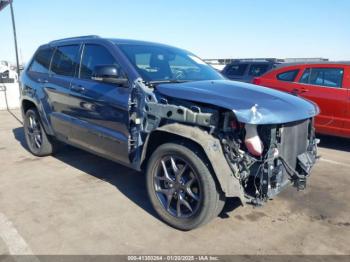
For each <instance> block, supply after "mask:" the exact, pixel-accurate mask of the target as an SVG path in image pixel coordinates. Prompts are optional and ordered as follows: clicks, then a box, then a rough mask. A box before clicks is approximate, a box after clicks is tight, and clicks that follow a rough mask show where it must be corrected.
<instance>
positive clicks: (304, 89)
mask: <svg viewBox="0 0 350 262" xmlns="http://www.w3.org/2000/svg"><path fill="white" fill-rule="evenodd" d="M308 91H309V89H306V88H304V87H302V88H301V89H300V93H305V92H308Z"/></svg>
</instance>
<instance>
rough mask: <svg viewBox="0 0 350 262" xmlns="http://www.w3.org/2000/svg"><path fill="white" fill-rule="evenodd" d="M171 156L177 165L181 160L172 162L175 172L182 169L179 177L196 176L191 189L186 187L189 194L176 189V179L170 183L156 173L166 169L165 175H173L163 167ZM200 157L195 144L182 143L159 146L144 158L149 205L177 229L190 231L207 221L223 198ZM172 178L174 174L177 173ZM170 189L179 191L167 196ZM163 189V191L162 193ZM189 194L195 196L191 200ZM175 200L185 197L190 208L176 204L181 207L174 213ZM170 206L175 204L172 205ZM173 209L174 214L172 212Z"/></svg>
mask: <svg viewBox="0 0 350 262" xmlns="http://www.w3.org/2000/svg"><path fill="white" fill-rule="evenodd" d="M172 158H174V159H175V160H176V161H180V165H181V162H182V163H183V164H182V167H179V165H178V163H179V162H176V164H175V166H176V165H178V166H177V170H178V173H181V172H182V175H181V176H182V177H183V179H185V178H186V177H184V176H190V177H192V178H191V181H192V179H193V178H194V177H196V178H197V180H194V181H198V182H194V183H193V184H194V188H192V189H190V193H191V194H188V193H187V191H186V190H180V189H179V186H181V185H179V183H178V185H175V184H176V183H177V182H176V181H177V178H173V179H174V180H173V182H174V184H172V183H171V182H170V183H169V182H168V180H167V179H165V178H164V177H165V175H164V177H163V176H159V175H158V174H159V173H161V172H163V173H164V174H165V171H164V168H165V170H167V172H168V175H169V174H170V173H173V174H176V173H175V172H173V171H174V169H173V166H172V165H171V166H170V168H169V169H168V167H167V166H166V161H170V160H167V159H172ZM202 159H205V158H204V156H203V154H202V152H201V151H200V150H198V148H197V147H196V146H193V145H187V146H185V145H183V144H176V143H167V144H163V145H161V146H159V147H158V148H157V149H156V150H155V151H154V153H153V154H152V156H151V157H150V159H149V161H148V165H147V171H146V180H147V181H146V183H147V190H148V195H149V198H150V201H151V203H152V206H153V208H154V209H155V211H156V212H157V214H158V215H159V216H160V218H161V219H162V220H163V221H164V222H166V223H167V224H169V225H171V226H172V227H175V228H177V229H180V230H191V229H194V228H197V227H199V226H201V225H204V224H206V223H208V222H209V221H210V220H212V219H213V218H214V217H216V216H217V215H218V214H219V213H220V212H221V210H222V208H223V205H224V203H225V200H224V198H223V197H222V194H221V193H220V190H219V188H218V185H217V184H216V182H215V180H214V177H213V174H212V173H211V171H210V168H208V166H207V164H206V163H205V162H204V161H203V160H202ZM170 162H171V161H170ZM173 162H175V161H173ZM173 162H171V164H172V163H173ZM164 166H165V167H164ZM168 166H169V165H168ZM185 167H187V168H188V170H187V171H182V170H184V169H185ZM185 172H187V173H185ZM169 176H170V175H169ZM173 177H177V175H175V176H173ZM160 180H163V182H162V183H163V184H162V185H160V184H159V183H160V182H157V181H160ZM166 183H168V184H166ZM181 183H182V185H187V184H188V183H187V182H186V183H185V182H181ZM169 184H171V185H169ZM187 187H188V186H187ZM187 187H186V189H187ZM170 190H175V191H176V190H179V192H178V194H177V195H175V197H168V196H169V195H171V194H168V192H169V191H170ZM192 190H195V191H194V192H196V194H194V192H193V191H192ZM180 191H181V192H180ZM163 192H167V193H166V194H165V193H163ZM174 194H175V193H174ZM180 194H181V197H180ZM192 195H195V196H196V198H193V199H192V197H191V196H192ZM162 196H163V197H162ZM220 196H221V197H220ZM169 199H171V200H170V201H169ZM179 199H181V201H183V200H184V199H185V200H186V202H187V203H188V204H190V208H191V210H190V209H189V208H187V207H188V205H182V206H181V205H180V210H181V207H182V210H181V211H180V216H179V213H178V206H177V204H178V202H179ZM196 199H198V202H196V201H197V200H196ZM181 201H180V202H181ZM165 202H166V203H165ZM174 206H176V208H175V207H174ZM173 207H174V208H173ZM174 209H175V211H174ZM182 211H184V213H186V211H187V213H188V214H181V213H182ZM191 211H192V213H191ZM175 212H176V214H174V213H175Z"/></svg>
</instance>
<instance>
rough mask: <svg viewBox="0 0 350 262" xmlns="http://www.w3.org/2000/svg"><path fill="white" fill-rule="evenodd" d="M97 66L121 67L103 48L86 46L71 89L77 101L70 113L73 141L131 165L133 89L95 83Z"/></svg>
mask: <svg viewBox="0 0 350 262" xmlns="http://www.w3.org/2000/svg"><path fill="white" fill-rule="evenodd" d="M97 65H116V66H119V63H118V62H117V60H116V58H115V57H114V56H113V55H112V54H111V53H110V52H109V51H108V49H107V48H105V47H104V46H102V45H97V44H85V45H84V46H83V48H82V54H81V63H80V68H79V72H78V76H77V77H76V78H75V79H74V80H73V81H72V85H71V96H72V97H74V99H75V100H76V101H78V102H77V103H75V104H74V108H72V109H71V111H72V112H74V119H75V123H74V125H73V127H72V139H73V140H74V143H75V144H79V145H80V146H82V147H84V148H87V149H89V150H91V151H93V152H95V153H98V154H100V155H103V156H105V157H107V158H111V159H113V160H115V161H118V162H122V163H123V164H129V162H130V161H129V157H128V155H129V154H128V139H129V111H128V110H129V105H128V101H129V96H130V88H128V87H122V86H118V85H117V84H111V83H104V82H100V81H94V80H92V79H91V76H92V73H93V70H94V67H95V66H97Z"/></svg>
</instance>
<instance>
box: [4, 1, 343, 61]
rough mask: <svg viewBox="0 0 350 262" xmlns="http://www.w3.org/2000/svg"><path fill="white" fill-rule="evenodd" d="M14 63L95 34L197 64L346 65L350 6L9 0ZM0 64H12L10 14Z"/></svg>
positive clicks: (6, 12) (338, 3) (330, 3)
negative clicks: (169, 50)
mask: <svg viewBox="0 0 350 262" xmlns="http://www.w3.org/2000/svg"><path fill="white" fill-rule="evenodd" d="M13 5H14V12H15V17H16V26H17V37H18V46H19V51H20V55H19V56H20V57H19V58H20V62H26V61H28V60H29V59H30V58H31V56H32V55H33V53H34V52H35V50H36V48H37V47H38V46H39V45H41V44H44V43H47V42H49V41H51V40H55V39H59V38H65V37H71V36H79V35H91V34H96V35H100V36H102V37H115V38H128V39H138V40H147V41H153V42H160V43H166V44H169V45H173V46H177V47H180V48H183V49H187V50H189V51H191V52H193V53H195V54H197V55H198V56H200V57H202V58H258V57H265V58H266V57H276V58H286V57H293V58H295V57H324V58H329V59H331V60H350V44H349V43H350V15H349V13H350V0H216V1H214V0H212V1H211V0H56V1H53V0H30V1H28V0H14V1H13ZM0 60H8V61H12V62H14V61H15V54H14V47H13V34H12V25H11V15H10V8H9V7H7V8H5V9H4V10H3V11H1V12H0Z"/></svg>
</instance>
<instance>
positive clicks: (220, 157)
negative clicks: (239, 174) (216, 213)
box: [141, 123, 243, 202]
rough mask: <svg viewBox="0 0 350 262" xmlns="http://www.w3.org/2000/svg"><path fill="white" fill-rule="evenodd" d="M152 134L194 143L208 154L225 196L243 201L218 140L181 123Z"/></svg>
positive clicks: (167, 126) (144, 153)
mask: <svg viewBox="0 0 350 262" xmlns="http://www.w3.org/2000/svg"><path fill="white" fill-rule="evenodd" d="M152 132H167V133H171V134H174V135H177V136H181V137H184V138H186V139H190V140H192V141H194V142H195V143H196V144H198V145H199V146H200V147H201V148H202V149H203V150H204V152H205V153H206V155H207V157H208V159H209V161H210V163H211V165H212V167H213V170H214V172H215V175H216V178H217V180H218V181H219V183H220V186H221V189H222V191H223V192H224V193H225V195H226V196H227V197H240V198H241V200H243V189H241V185H240V183H239V181H238V179H236V178H235V177H234V176H233V174H232V171H231V168H230V167H229V165H228V163H227V160H226V158H225V156H224V152H223V151H222V147H221V143H220V141H219V140H218V139H217V138H215V137H213V136H212V135H210V134H208V132H206V131H204V130H202V129H200V128H198V127H193V126H187V125H183V124H179V123H172V124H167V125H164V126H161V127H159V128H157V129H155V130H154V131H152ZM149 137H150V135H149V136H148V137H147V139H146V141H145V145H144V148H143V152H142V157H141V162H142V161H143V160H144V159H145V155H146V152H147V145H148V142H149ZM242 202H243V201H242Z"/></svg>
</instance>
